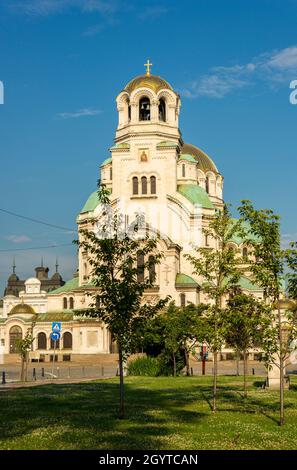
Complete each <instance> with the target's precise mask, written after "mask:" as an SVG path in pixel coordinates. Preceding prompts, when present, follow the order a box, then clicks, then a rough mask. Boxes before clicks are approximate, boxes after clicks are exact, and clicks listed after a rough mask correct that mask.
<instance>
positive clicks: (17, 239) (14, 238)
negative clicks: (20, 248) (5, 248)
mask: <svg viewBox="0 0 297 470" xmlns="http://www.w3.org/2000/svg"><path fill="white" fill-rule="evenodd" d="M5 238H6V240H9V241H10V242H12V243H27V242H30V241H31V238H29V237H27V235H8V236H7V237H5Z"/></svg>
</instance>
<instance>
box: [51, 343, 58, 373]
mask: <svg viewBox="0 0 297 470" xmlns="http://www.w3.org/2000/svg"><path fill="white" fill-rule="evenodd" d="M56 343H57V340H55V341H54V357H53V367H52V377H54V367H55V355H56Z"/></svg>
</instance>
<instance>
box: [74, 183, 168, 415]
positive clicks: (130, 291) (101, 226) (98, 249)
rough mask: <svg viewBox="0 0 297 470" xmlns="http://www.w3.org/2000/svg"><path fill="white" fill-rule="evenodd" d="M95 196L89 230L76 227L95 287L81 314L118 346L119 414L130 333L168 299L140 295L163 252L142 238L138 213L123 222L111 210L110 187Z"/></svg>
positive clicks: (153, 241)
mask: <svg viewBox="0 0 297 470" xmlns="http://www.w3.org/2000/svg"><path fill="white" fill-rule="evenodd" d="M98 196H99V201H100V203H101V207H102V213H101V216H100V218H99V220H98V221H95V220H94V221H93V224H92V228H91V229H82V230H80V232H79V233H80V241H79V242H77V243H78V244H79V247H80V249H82V250H84V251H85V252H86V253H87V257H88V261H89V264H90V266H91V279H92V283H93V285H94V286H96V287H97V288H98V289H97V292H96V294H91V296H92V302H91V305H90V307H89V308H88V309H86V310H84V311H81V313H83V314H84V315H86V316H89V317H92V318H98V319H100V320H102V321H103V322H104V323H105V325H106V326H107V327H108V329H109V331H110V333H111V335H112V337H113V339H114V340H115V341H116V343H117V345H118V349H119V372H120V413H119V417H120V418H123V417H124V363H125V362H126V361H127V358H128V356H129V354H130V353H131V351H132V350H133V348H134V334H135V331H136V330H137V328H138V327H139V325H140V324H141V323H142V322H144V321H145V320H146V319H147V318H152V317H153V316H154V315H155V314H156V313H157V312H159V311H160V310H161V309H162V308H163V307H164V306H165V305H166V303H167V301H168V298H166V299H160V300H158V301H156V302H151V303H148V302H145V298H144V293H145V291H146V290H147V289H149V288H151V287H153V285H154V282H155V266H156V265H157V264H158V263H160V261H161V259H162V253H161V252H160V251H159V250H158V249H157V239H156V238H149V237H148V236H147V234H146V231H145V230H146V228H145V224H144V220H143V217H142V216H141V215H137V216H136V218H135V221H134V222H133V223H132V224H130V225H127V224H126V223H125V217H124V215H123V214H120V213H119V212H118V211H116V210H113V209H112V207H111V203H110V199H109V191H108V190H107V189H106V188H105V186H104V185H100V183H99V189H98ZM138 260H141V263H137V261H138Z"/></svg>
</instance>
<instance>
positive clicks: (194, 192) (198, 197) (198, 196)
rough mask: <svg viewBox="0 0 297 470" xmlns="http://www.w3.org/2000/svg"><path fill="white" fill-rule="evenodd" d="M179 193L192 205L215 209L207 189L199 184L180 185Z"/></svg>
mask: <svg viewBox="0 0 297 470" xmlns="http://www.w3.org/2000/svg"><path fill="white" fill-rule="evenodd" d="M177 191H178V192H179V193H180V194H182V195H183V196H184V197H186V198H187V199H188V200H189V201H190V202H191V203H192V204H198V205H200V206H201V207H203V208H204V209H214V205H213V203H212V202H211V200H210V199H209V197H208V194H207V192H206V191H205V189H203V188H201V186H198V185H197V184H180V185H178V187H177Z"/></svg>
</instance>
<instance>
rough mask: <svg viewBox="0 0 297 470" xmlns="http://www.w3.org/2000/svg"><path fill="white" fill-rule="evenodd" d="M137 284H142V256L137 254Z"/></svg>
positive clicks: (139, 253)
mask: <svg viewBox="0 0 297 470" xmlns="http://www.w3.org/2000/svg"><path fill="white" fill-rule="evenodd" d="M137 282H144V255H143V253H141V252H140V251H139V252H138V253H137Z"/></svg>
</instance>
